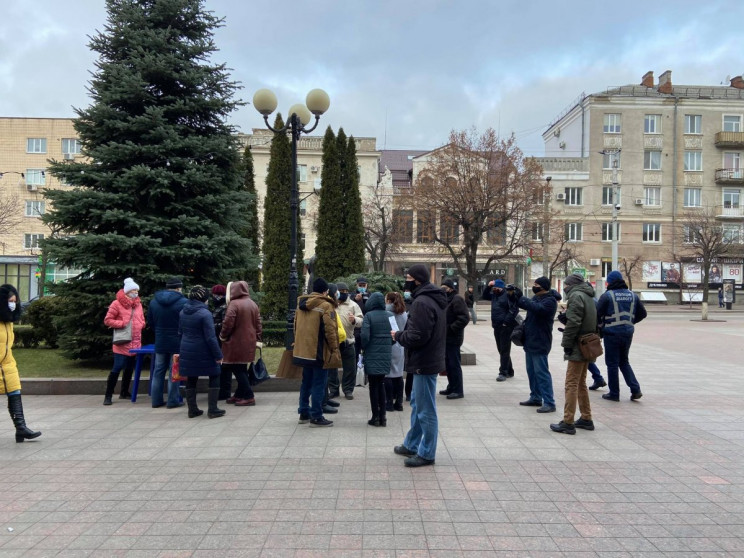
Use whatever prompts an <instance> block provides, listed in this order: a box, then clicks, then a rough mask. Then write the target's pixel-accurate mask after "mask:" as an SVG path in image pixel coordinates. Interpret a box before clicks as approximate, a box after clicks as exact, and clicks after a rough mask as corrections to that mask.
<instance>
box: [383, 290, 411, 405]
mask: <svg viewBox="0 0 744 558" xmlns="http://www.w3.org/2000/svg"><path fill="white" fill-rule="evenodd" d="M385 309H386V310H388V311H390V312H392V313H393V315H394V316H395V323H396V324H397V326H398V330H399V331H403V329H404V328H405V327H406V322H407V321H408V312H406V304H405V302H404V301H403V297H402V296H401V294H400V293H399V292H389V293H388V294H386V295H385ZM392 356H393V359H392V362H391V363H390V373H389V374H388V375H387V376H385V401H386V406H387V410H388V411H402V410H403V364H404V362H405V349H403V347H402V346H401V345H400V343H395V344H394V345H393V355H392Z"/></svg>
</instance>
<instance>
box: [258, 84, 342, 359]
mask: <svg viewBox="0 0 744 558" xmlns="http://www.w3.org/2000/svg"><path fill="white" fill-rule="evenodd" d="M305 103H306V104H305V105H303V104H301V103H298V104H295V105H292V106H291V107H290V108H289V118H288V119H287V123H286V124H285V125H284V126H283V127H282V128H273V127H272V126H271V124H269V116H270V115H271V113H272V112H274V111H275V110H276V106H277V100H276V95H274V93H273V92H272V91H270V90H268V89H259V90H258V91H256V94H255V95H253V106H254V107H256V110H257V111H258V112H260V113H261V114H262V115H263V119H264V122H265V123H266V127H267V128H268V129H269V130H271V131H272V132H274V133H275V134H284V133H286V132H287V131H289V132H290V134H291V135H292V192H291V195H290V201H289V208H290V212H291V213H292V220H291V227H292V228H291V237H290V244H289V249H290V251H291V254H292V258H291V263H290V267H289V300H288V304H287V334H286V337H285V349H286V350H287V351H291V350H292V346H293V345H294V315H295V310H296V308H297V293H298V291H299V278H298V275H297V212H298V211H299V206H300V193H299V189H298V187H297V141H298V140H299V139H300V135H301V134H303V133H304V134H309V133H310V132H312V131H313V130H315V128H317V126H318V122H319V121H320V116H321V115H322V114H323V113H324V112H325V111H327V110H328V107H329V106H330V104H331V100H330V98H329V97H328V94H327V93H326V92H325V91H323V90H322V89H313V90H312V91H310V93H308V94H307V97H306V98H305ZM311 113H312V114H311ZM312 115H315V123H314V124H313V125H312V127H310V128H307V125H308V124H309V123H310V120H312Z"/></svg>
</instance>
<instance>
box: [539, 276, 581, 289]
mask: <svg viewBox="0 0 744 558" xmlns="http://www.w3.org/2000/svg"><path fill="white" fill-rule="evenodd" d="M582 281H583V279H582ZM535 283H537V284H538V285H540V286H541V287H542V289H543V290H544V291H549V290H550V279H548V278H547V277H538V278H537V279H535Z"/></svg>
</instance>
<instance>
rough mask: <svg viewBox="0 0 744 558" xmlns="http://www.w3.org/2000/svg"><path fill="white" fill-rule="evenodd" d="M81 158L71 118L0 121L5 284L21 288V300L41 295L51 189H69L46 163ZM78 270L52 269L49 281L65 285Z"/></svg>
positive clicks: (0, 260)
mask: <svg viewBox="0 0 744 558" xmlns="http://www.w3.org/2000/svg"><path fill="white" fill-rule="evenodd" d="M79 156H80V143H79V142H78V140H77V138H76V133H75V130H74V129H73V126H72V120H71V119H69V118H0V200H2V202H3V203H2V204H1V205H2V207H3V208H4V210H3V215H2V216H0V222H4V223H9V224H10V226H8V227H4V228H7V230H5V232H4V233H3V234H0V281H1V282H3V283H11V284H14V285H16V286H17V287H18V291H19V293H20V295H21V299H22V300H28V299H29V298H33V297H34V296H36V295H37V294H38V292H39V281H38V277H37V269H38V268H39V265H40V261H39V256H40V250H39V241H40V240H42V239H43V238H44V237H45V236H46V235H48V234H49V229H48V227H46V226H45V225H44V224H43V223H42V222H41V219H40V217H41V215H43V214H44V212H45V211H46V210H47V209H49V207H48V205H47V204H48V202H47V201H46V200H45V199H44V190H45V189H46V188H60V187H62V188H64V187H65V185H64V184H61V183H60V182H59V180H57V179H56V178H53V177H52V176H51V175H50V174H48V173H47V172H46V168H47V161H48V160H50V159H56V160H72V159H75V158H76V157H79ZM75 273H76V272H75V271H74V270H68V269H60V268H57V267H56V266H54V265H48V266H47V269H46V278H47V280H52V281H54V280H60V279H64V278H67V277H69V276H70V275H72V274H75Z"/></svg>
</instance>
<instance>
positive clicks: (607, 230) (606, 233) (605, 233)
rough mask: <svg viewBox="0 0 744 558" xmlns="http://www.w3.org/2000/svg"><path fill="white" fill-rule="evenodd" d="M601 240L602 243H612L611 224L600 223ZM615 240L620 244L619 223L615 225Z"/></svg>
mask: <svg viewBox="0 0 744 558" xmlns="http://www.w3.org/2000/svg"><path fill="white" fill-rule="evenodd" d="M602 240H603V241H604V242H611V241H612V223H611V222H610V223H602ZM617 240H618V242H620V223H618V224H617Z"/></svg>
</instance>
